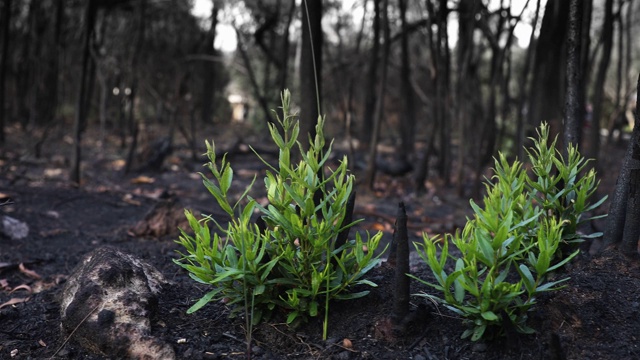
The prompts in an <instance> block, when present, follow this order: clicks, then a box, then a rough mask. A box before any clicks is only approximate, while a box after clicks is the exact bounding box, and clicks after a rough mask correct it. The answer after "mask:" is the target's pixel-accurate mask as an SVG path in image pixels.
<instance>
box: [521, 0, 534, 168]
mask: <svg viewBox="0 0 640 360" xmlns="http://www.w3.org/2000/svg"><path fill="white" fill-rule="evenodd" d="M539 17H540V0H537V1H536V12H535V15H534V17H533V21H532V22H531V28H532V31H531V36H529V47H528V48H527V54H526V58H525V61H524V67H523V69H522V73H521V74H520V95H519V97H518V116H517V124H516V151H517V154H518V159H524V140H525V133H526V129H525V122H526V120H525V113H526V111H525V105H526V102H527V99H528V98H529V94H530V92H531V86H530V85H528V84H529V74H530V72H531V63H532V62H533V58H534V56H535V49H536V48H537V41H535V34H536V32H535V29H536V27H537V25H538V18H539Z"/></svg>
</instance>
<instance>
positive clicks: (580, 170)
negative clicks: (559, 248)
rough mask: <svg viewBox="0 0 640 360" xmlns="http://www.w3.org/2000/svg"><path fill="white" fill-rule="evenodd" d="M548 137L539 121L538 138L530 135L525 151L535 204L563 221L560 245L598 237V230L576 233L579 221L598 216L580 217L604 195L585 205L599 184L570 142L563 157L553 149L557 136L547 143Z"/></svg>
mask: <svg viewBox="0 0 640 360" xmlns="http://www.w3.org/2000/svg"><path fill="white" fill-rule="evenodd" d="M548 139H549V126H548V125H547V124H542V125H541V126H540V129H539V130H538V138H537V139H534V138H531V140H533V142H534V146H533V147H532V148H531V149H529V151H527V155H528V157H529V161H530V162H531V165H532V171H533V174H534V177H533V178H530V179H529V181H528V185H529V188H530V192H531V194H532V196H533V197H534V198H535V199H536V202H537V204H538V205H539V206H540V207H542V209H543V210H544V211H545V212H546V213H547V214H548V215H549V216H554V217H555V218H556V219H557V220H559V221H561V222H563V223H564V226H563V228H562V241H563V245H565V246H563V247H564V248H571V246H569V245H575V244H577V243H579V242H582V241H584V239H587V238H595V237H600V236H602V233H600V232H597V233H593V234H589V235H587V234H578V231H577V230H578V226H579V225H580V224H581V223H583V222H585V221H588V220H593V219H596V218H598V216H595V217H590V218H583V217H582V215H583V214H585V213H588V212H591V211H593V210H594V209H596V208H597V207H598V206H600V205H602V203H603V202H604V201H605V200H606V199H607V197H606V196H605V197H603V198H602V199H600V200H599V201H598V202H596V203H595V204H589V202H588V200H589V198H590V197H591V196H592V195H593V194H594V193H595V192H596V190H597V188H598V185H599V181H596V172H595V170H594V169H589V171H588V172H586V173H585V171H586V167H587V165H588V163H589V160H586V159H585V158H584V157H582V156H581V155H580V153H579V152H578V149H577V148H576V147H575V146H574V145H573V144H569V146H568V148H567V154H566V156H563V155H562V154H561V153H560V151H559V150H558V149H557V148H556V141H557V137H556V139H554V141H553V142H551V143H549V140H548ZM602 216H606V215H602ZM569 250H571V249H569Z"/></svg>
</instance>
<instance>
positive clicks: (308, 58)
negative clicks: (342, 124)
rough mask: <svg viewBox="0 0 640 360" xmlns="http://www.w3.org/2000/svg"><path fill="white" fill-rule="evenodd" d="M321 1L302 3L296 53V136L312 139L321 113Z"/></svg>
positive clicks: (314, 0)
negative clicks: (297, 118)
mask: <svg viewBox="0 0 640 360" xmlns="http://www.w3.org/2000/svg"><path fill="white" fill-rule="evenodd" d="M322 37H323V35H322V1H321V0H313V1H303V2H302V39H301V41H302V50H301V54H300V113H301V114H302V118H301V121H300V134H301V136H302V137H303V139H304V138H306V137H307V134H308V135H309V136H311V139H313V138H314V137H315V135H316V128H315V125H316V122H317V121H318V116H320V115H321V114H322Z"/></svg>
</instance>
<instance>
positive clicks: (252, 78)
mask: <svg viewBox="0 0 640 360" xmlns="http://www.w3.org/2000/svg"><path fill="white" fill-rule="evenodd" d="M233 29H234V30H235V32H236V38H237V39H238V51H239V52H240V57H241V58H242V62H243V63H244V66H245V68H246V69H247V76H248V77H249V82H250V83H251V88H252V89H253V96H255V97H256V99H257V101H258V104H260V108H261V109H262V112H263V114H264V118H265V120H266V121H267V122H269V123H273V121H274V120H273V118H272V117H271V111H270V110H269V105H268V104H267V99H265V97H264V96H262V94H261V92H260V85H259V84H258V79H257V78H256V74H255V72H254V71H253V66H252V65H251V60H250V59H249V55H248V54H247V49H245V48H244V40H243V39H242V34H241V33H240V30H239V29H238V27H237V26H236V25H235V24H233Z"/></svg>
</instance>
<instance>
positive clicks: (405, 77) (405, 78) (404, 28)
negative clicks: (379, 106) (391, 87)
mask: <svg viewBox="0 0 640 360" xmlns="http://www.w3.org/2000/svg"><path fill="white" fill-rule="evenodd" d="M407 2H408V0H399V3H398V4H399V10H400V21H401V36H400V49H401V55H400V81H401V91H402V100H403V101H404V106H403V110H402V115H401V121H400V134H401V151H400V156H401V160H402V161H404V162H407V163H408V162H410V161H411V158H412V156H413V148H414V142H415V129H416V106H415V100H414V94H413V87H412V86H411V64H410V58H411V54H410V52H409V35H410V33H409V31H408V30H409V29H408V23H407Z"/></svg>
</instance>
